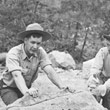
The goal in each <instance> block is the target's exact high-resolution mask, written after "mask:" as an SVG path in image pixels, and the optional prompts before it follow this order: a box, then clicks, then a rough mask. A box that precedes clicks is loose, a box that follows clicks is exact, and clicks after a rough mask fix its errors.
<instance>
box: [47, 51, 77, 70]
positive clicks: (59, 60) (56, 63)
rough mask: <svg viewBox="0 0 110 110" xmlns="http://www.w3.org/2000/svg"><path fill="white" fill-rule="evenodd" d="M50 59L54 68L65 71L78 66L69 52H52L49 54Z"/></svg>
mask: <svg viewBox="0 0 110 110" xmlns="http://www.w3.org/2000/svg"><path fill="white" fill-rule="evenodd" d="M48 55H49V58H50V60H51V61H52V64H53V67H59V68H63V69H66V70H68V69H75V67H76V64H75V61H74V59H73V58H72V56H71V55H70V54H69V53H67V52H60V51H57V50H56V51H52V52H50V53H49V54H48Z"/></svg>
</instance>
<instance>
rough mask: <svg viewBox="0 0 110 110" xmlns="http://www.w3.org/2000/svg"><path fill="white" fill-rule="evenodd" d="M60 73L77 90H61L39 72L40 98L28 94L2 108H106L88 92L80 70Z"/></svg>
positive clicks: (12, 109)
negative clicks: (71, 91)
mask: <svg viewBox="0 0 110 110" xmlns="http://www.w3.org/2000/svg"><path fill="white" fill-rule="evenodd" d="M58 75H59V76H60V78H61V79H62V80H63V81H64V83H65V84H67V85H69V86H71V87H72V88H74V89H75V90H76V91H75V92H74V93H69V92H64V91H61V90H59V89H58V88H57V87H56V86H55V85H53V84H52V83H51V81H50V80H49V79H48V78H47V76H46V75H44V74H39V77H38V79H37V80H36V85H35V86H36V87H37V88H39V97H38V98H36V99H33V98H32V97H30V96H28V95H27V96H25V97H23V98H22V99H19V100H17V101H16V102H15V103H13V105H11V106H7V107H1V108H0V110H106V109H105V108H103V107H102V106H101V105H100V104H99V103H98V102H97V101H96V100H95V98H94V97H93V96H92V95H91V93H90V92H88V90H87V86H86V80H85V79H82V78H81V76H80V71H77V70H75V71H73V70H70V71H64V72H63V73H59V74H58ZM22 100H23V101H22Z"/></svg>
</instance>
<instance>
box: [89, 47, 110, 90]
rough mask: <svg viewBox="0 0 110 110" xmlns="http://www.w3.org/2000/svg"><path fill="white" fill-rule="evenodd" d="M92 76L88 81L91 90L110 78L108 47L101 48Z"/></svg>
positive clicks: (96, 57) (92, 68)
mask: <svg viewBox="0 0 110 110" xmlns="http://www.w3.org/2000/svg"><path fill="white" fill-rule="evenodd" d="M90 74H91V76H90V78H89V79H88V86H89V87H90V88H96V87H97V86H98V85H100V84H104V83H105V82H106V81H107V80H108V79H109V78H110V53H109V51H108V48H107V47H103V48H101V49H100V50H99V52H98V53H97V54H96V56H95V58H94V63H93V64H92V67H91V69H90Z"/></svg>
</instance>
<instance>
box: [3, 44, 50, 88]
mask: <svg viewBox="0 0 110 110" xmlns="http://www.w3.org/2000/svg"><path fill="white" fill-rule="evenodd" d="M47 65H51V61H50V60H49V58H48V55H47V53H46V52H45V50H44V49H43V48H42V47H39V48H38V50H37V52H36V54H35V55H33V56H31V58H28V56H27V55H26V53H25V51H24V44H20V45H18V46H15V47H13V48H12V49H11V50H10V51H9V52H8V54H7V56H6V67H7V69H6V71H4V72H3V81H4V83H5V84H6V85H7V86H11V87H16V84H15V82H14V79H13V76H12V74H11V72H12V71H21V72H22V75H23V77H24V79H25V82H26V85H27V86H28V87H30V86H31V84H32V82H33V81H34V80H35V79H36V78H37V76H38V73H37V71H38V67H39V66H40V67H41V68H42V69H43V68H44V67H45V66H47Z"/></svg>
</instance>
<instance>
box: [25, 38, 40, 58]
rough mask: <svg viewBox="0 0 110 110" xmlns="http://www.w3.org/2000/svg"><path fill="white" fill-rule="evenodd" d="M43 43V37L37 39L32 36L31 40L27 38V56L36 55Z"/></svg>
mask: <svg viewBox="0 0 110 110" xmlns="http://www.w3.org/2000/svg"><path fill="white" fill-rule="evenodd" d="M41 43H42V37H39V38H37V37H33V36H31V37H30V38H25V39H24V44H25V51H26V54H27V55H28V56H31V55H33V54H35V53H36V51H37V49H38V47H39V46H40V45H41Z"/></svg>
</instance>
